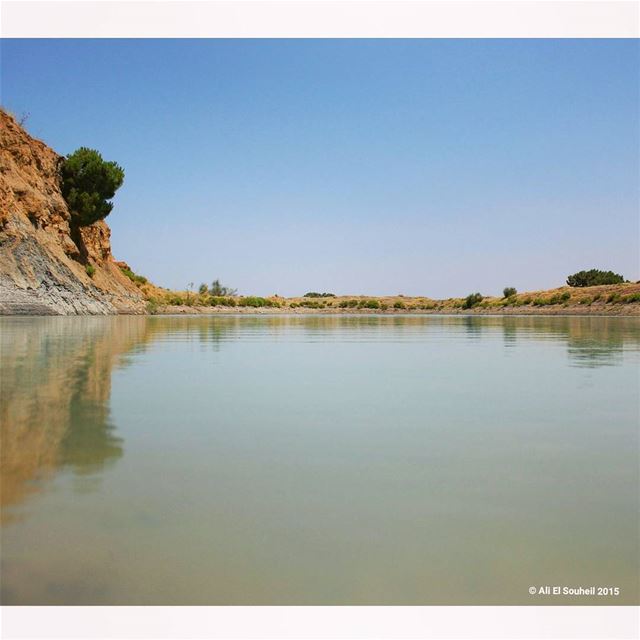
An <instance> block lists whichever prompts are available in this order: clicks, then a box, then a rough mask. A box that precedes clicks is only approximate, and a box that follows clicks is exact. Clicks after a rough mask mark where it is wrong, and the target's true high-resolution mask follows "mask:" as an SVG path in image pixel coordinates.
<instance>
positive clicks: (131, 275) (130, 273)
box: [120, 267, 148, 285]
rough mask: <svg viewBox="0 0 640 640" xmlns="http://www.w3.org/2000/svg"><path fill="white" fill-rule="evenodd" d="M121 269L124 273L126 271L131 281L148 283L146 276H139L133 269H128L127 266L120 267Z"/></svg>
mask: <svg viewBox="0 0 640 640" xmlns="http://www.w3.org/2000/svg"><path fill="white" fill-rule="evenodd" d="M120 271H122V273H124V275H125V276H127V278H129V280H131V282H133V283H135V284H137V285H141V284H147V282H148V280H147V279H146V278H145V277H144V276H139V275H138V274H137V273H134V272H133V271H131V269H127V268H126V267H120Z"/></svg>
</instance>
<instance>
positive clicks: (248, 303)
mask: <svg viewBox="0 0 640 640" xmlns="http://www.w3.org/2000/svg"><path fill="white" fill-rule="evenodd" d="M238 306H239V307H278V306H280V305H279V304H276V303H275V302H274V301H273V300H269V298H261V297H259V296H247V297H246V298H240V299H239V300H238Z"/></svg>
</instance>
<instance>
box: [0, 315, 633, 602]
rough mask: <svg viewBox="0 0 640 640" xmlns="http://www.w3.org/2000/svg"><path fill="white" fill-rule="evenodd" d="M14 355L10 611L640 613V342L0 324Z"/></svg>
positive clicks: (566, 326)
mask: <svg viewBox="0 0 640 640" xmlns="http://www.w3.org/2000/svg"><path fill="white" fill-rule="evenodd" d="M0 348H1V352H0V364H1V391H2V395H1V401H0V402H1V405H0V416H1V417H2V432H1V435H2V526H1V529H0V532H1V536H2V550H1V561H2V566H1V569H2V603H3V604H65V605H73V604H109V605H113V604H119V605H135V604H157V605H171V604H174V605H192V604H203V605H224V604H249V605H258V604H260V605H275V604H411V605H421V604H496V605H500V604H638V602H639V586H638V572H639V561H640V550H639V544H640V543H639V540H640V536H639V535H638V534H639V531H638V526H639V525H638V486H639V484H638V483H639V457H638V456H639V453H638V452H639V448H638V447H639V432H638V428H639V427H638V421H639V399H640V390H639V385H638V383H639V376H638V373H639V364H640V318H614V317H611V318H605V317H541V316H537V317H527V316H518V317H490V316H468V317H467V316H409V315H405V316H400V315H394V316H390V315H389V316H382V315H379V316H376V315H362V316H358V315H352V316H331V315H298V316H287V315H273V316H270V315H255V316H242V317H239V316H233V315H229V316H224V315H216V316H197V317H196V316H182V317H175V316H166V317H161V316H150V317H132V316H129V317H103V318H98V317H76V318H62V317H48V318H44V317H42V318H0ZM542 586H551V587H553V586H560V587H568V588H578V587H584V588H588V587H592V586H595V587H603V588H609V587H611V588H618V589H619V595H617V596H615V595H544V594H536V595H533V596H532V595H530V594H529V589H530V587H536V588H539V587H542Z"/></svg>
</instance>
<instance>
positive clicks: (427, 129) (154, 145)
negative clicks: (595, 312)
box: [1, 40, 640, 297]
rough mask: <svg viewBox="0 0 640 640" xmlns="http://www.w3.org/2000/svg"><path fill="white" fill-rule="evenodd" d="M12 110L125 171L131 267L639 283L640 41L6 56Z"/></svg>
mask: <svg viewBox="0 0 640 640" xmlns="http://www.w3.org/2000/svg"><path fill="white" fill-rule="evenodd" d="M1 46H2V103H3V104H4V106H5V107H7V108H9V109H10V110H12V111H14V112H16V113H18V114H20V113H22V112H28V113H29V114H30V117H29V119H28V121H27V128H28V130H29V131H30V132H31V133H32V135H35V136H36V137H38V138H41V139H42V140H44V141H45V142H47V143H48V144H49V145H51V146H52V147H53V148H54V149H56V150H57V151H58V152H60V153H63V154H66V153H69V152H71V151H73V150H74V149H76V148H77V147H79V146H89V147H94V148H96V149H98V150H100V151H101V152H102V154H103V156H104V157H105V158H106V159H108V160H116V161H118V162H119V163H120V164H121V165H122V166H123V167H124V169H125V172H126V177H125V184H124V186H123V187H122V189H121V190H120V191H119V192H118V193H117V194H116V198H115V208H114V211H113V213H112V214H111V215H110V216H109V218H108V222H109V224H110V226H111V228H112V230H113V233H112V241H113V249H114V254H115V256H116V258H118V259H123V260H126V261H128V262H129V263H130V264H131V265H132V267H133V268H134V269H135V270H136V271H137V272H140V273H142V274H144V275H146V276H148V277H150V278H151V279H152V280H153V281H155V282H156V283H158V284H161V285H164V286H169V287H175V288H184V287H185V286H186V284H187V283H188V282H191V281H193V282H195V283H196V286H197V285H198V284H199V283H200V282H203V281H207V282H209V281H211V280H212V279H214V278H220V279H222V281H223V282H224V283H225V284H228V285H230V286H234V287H237V288H238V289H239V291H240V292H241V293H253V294H258V295H269V294H274V293H278V294H280V295H296V294H302V293H304V292H306V291H308V290H317V291H333V292H335V293H339V294H344V293H354V294H355V293H363V294H397V293H404V294H406V295H413V294H415V295H429V296H434V297H444V296H450V295H466V294H467V293H469V292H470V291H476V290H477V291H480V292H482V293H485V294H495V293H498V292H501V291H502V288H503V287H504V286H506V285H512V286H515V287H517V288H518V289H519V290H525V289H534V288H546V287H552V286H558V285H561V284H563V282H564V278H565V277H566V275H567V274H569V273H572V272H574V271H577V270H580V269H584V268H591V267H597V268H604V269H613V270H614V271H616V272H621V273H623V275H625V276H626V277H627V278H629V279H633V280H637V279H638V278H639V277H640V273H639V265H638V262H639V222H638V205H639V186H638V182H639V172H640V161H639V147H638V144H639V137H640V130H639V120H640V115H639V113H640V105H639V80H638V69H639V51H640V49H639V44H638V41H630V40H4V41H3V42H2V45H1Z"/></svg>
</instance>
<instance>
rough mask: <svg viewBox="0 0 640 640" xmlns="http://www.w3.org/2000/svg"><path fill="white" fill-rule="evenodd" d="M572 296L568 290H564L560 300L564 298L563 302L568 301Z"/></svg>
mask: <svg viewBox="0 0 640 640" xmlns="http://www.w3.org/2000/svg"><path fill="white" fill-rule="evenodd" d="M570 297H571V294H570V293H569V292H568V291H563V292H562V293H561V294H560V300H562V301H563V302H566V301H567V300H568V299H569V298H570Z"/></svg>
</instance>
